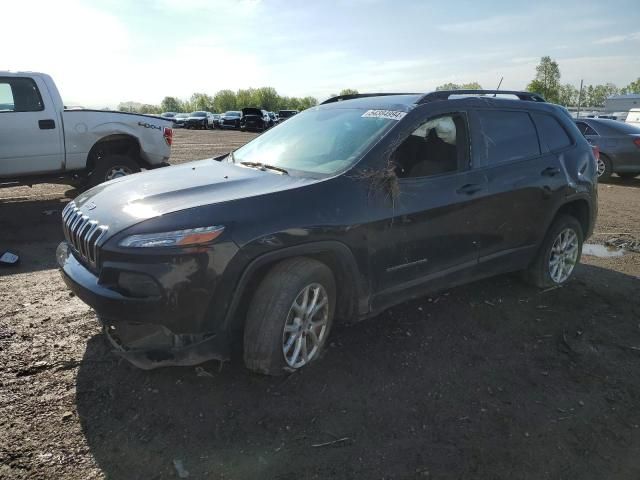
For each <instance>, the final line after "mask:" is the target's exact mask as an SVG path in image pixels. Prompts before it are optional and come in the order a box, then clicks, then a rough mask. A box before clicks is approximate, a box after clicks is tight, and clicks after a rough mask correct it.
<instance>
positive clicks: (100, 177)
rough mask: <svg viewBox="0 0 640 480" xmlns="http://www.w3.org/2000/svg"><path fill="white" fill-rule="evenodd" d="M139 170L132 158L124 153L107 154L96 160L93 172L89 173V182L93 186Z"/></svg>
mask: <svg viewBox="0 0 640 480" xmlns="http://www.w3.org/2000/svg"><path fill="white" fill-rule="evenodd" d="M139 171H140V166H139V165H138V164H137V163H136V162H135V160H133V159H132V158H130V157H127V156H125V155H107V156H106V157H104V158H101V159H99V160H98V163H97V165H96V166H95V168H94V169H93V172H91V174H90V175H89V184H90V186H92V187H93V186H95V185H99V184H100V183H102V182H106V181H108V180H113V179H114V178H119V177H124V176H125V175H131V174H132V173H137V172H139Z"/></svg>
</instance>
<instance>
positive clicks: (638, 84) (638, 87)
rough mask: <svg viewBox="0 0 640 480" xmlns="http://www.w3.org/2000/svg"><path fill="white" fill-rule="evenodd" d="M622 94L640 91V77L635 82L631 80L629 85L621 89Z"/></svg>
mask: <svg viewBox="0 0 640 480" xmlns="http://www.w3.org/2000/svg"><path fill="white" fill-rule="evenodd" d="M620 93H621V94H622V95H629V94H631V93H640V77H638V78H637V79H636V81H635V82H631V83H630V84H629V85H627V86H626V87H624V88H623V89H622V90H620Z"/></svg>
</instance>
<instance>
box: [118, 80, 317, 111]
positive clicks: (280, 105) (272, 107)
mask: <svg viewBox="0 0 640 480" xmlns="http://www.w3.org/2000/svg"><path fill="white" fill-rule="evenodd" d="M317 104H318V100H317V99H316V98H315V97H286V96H281V95H279V94H278V92H277V91H276V89H275V88H273V87H261V88H247V89H239V90H237V91H235V92H234V91H233V90H220V91H218V92H217V93H216V94H215V95H213V96H212V95H208V94H206V93H194V94H193V95H191V97H190V98H189V99H188V100H181V99H179V98H176V97H164V98H163V99H162V102H160V105H152V104H146V103H139V102H122V103H120V104H119V105H118V110H120V111H122V112H135V113H154V114H158V113H162V112H178V113H180V112H195V111H198V110H203V111H206V112H218V113H223V112H227V111H229V110H240V109H242V108H244V107H256V108H264V109H265V110H268V111H272V112H277V111H278V110H300V111H302V110H305V109H307V108H309V107H313V106H315V105H317Z"/></svg>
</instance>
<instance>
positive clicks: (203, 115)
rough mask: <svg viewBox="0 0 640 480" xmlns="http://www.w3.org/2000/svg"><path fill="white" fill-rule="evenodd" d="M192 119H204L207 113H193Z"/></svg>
mask: <svg viewBox="0 0 640 480" xmlns="http://www.w3.org/2000/svg"><path fill="white" fill-rule="evenodd" d="M191 116H192V117H206V116H207V112H193V113H192V114H191Z"/></svg>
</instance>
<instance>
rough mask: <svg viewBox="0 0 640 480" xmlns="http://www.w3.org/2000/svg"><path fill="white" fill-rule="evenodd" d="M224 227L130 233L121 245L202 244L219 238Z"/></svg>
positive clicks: (177, 245) (170, 245)
mask: <svg viewBox="0 0 640 480" xmlns="http://www.w3.org/2000/svg"><path fill="white" fill-rule="evenodd" d="M223 231H224V227H223V226H222V225H213V226H211V227H198V228H189V229H187V230H175V231H173V232H160V233H143V234H140V235H130V236H128V237H126V238H124V239H123V240H121V241H120V243H119V245H120V246H121V247H129V248H139V247H151V248H155V247H188V246H192V245H202V244H203V243H209V242H212V241H213V240H215V239H216V238H218V237H219V236H220V235H221V234H222V232H223Z"/></svg>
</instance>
